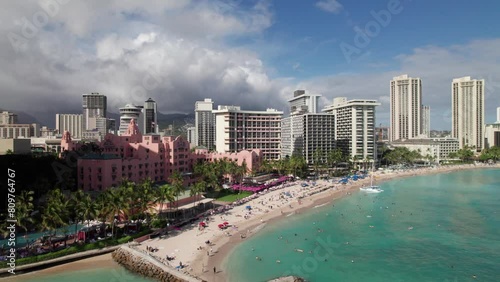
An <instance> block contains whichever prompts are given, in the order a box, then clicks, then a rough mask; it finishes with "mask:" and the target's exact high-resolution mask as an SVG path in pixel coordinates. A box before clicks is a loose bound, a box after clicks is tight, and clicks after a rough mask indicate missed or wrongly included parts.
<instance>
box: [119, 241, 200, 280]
mask: <svg viewBox="0 0 500 282" xmlns="http://www.w3.org/2000/svg"><path fill="white" fill-rule="evenodd" d="M111 256H112V257H113V259H114V260H115V261H116V262H117V263H119V264H120V265H122V266H124V267H125V268H126V269H128V270H129V271H131V272H134V273H137V274H139V275H142V276H145V277H148V278H152V279H154V280H157V281H162V282H202V281H203V280H200V279H198V278H195V277H192V276H189V275H187V274H185V273H182V272H180V271H178V270H175V269H173V268H171V267H169V266H167V265H164V264H163V263H161V262H159V261H157V260H156V259H155V258H152V257H150V256H149V255H147V254H145V253H142V252H140V251H138V250H135V249H132V248H130V247H128V246H122V247H120V248H119V249H117V250H116V251H114V252H113V253H112V254H111Z"/></svg>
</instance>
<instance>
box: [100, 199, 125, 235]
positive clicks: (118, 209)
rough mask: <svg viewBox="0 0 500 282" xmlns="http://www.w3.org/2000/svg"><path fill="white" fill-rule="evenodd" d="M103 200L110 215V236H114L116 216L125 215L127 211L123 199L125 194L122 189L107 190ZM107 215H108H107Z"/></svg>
mask: <svg viewBox="0 0 500 282" xmlns="http://www.w3.org/2000/svg"><path fill="white" fill-rule="evenodd" d="M103 194H104V199H106V201H107V205H108V211H109V213H110V214H111V215H112V219H111V220H112V223H111V234H112V236H113V237H114V236H115V232H114V231H115V225H116V218H115V217H116V215H118V216H120V214H123V215H126V214H127V211H128V207H127V205H128V204H129V202H128V201H126V198H125V197H124V196H125V194H124V192H123V190H122V189H108V190H106V191H105V192H104V193H103ZM108 215H109V214H108Z"/></svg>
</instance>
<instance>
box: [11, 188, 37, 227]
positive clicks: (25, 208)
mask: <svg viewBox="0 0 500 282" xmlns="http://www.w3.org/2000/svg"><path fill="white" fill-rule="evenodd" d="M34 194H35V192H33V191H26V190H24V191H22V192H21V194H20V195H19V196H17V200H16V213H15V217H16V220H17V226H18V227H20V228H21V229H23V230H24V233H25V235H26V234H27V233H28V228H29V227H30V226H31V225H32V224H34V223H35V221H34V219H33V216H32V215H31V214H32V213H33V210H34V205H33V195H34Z"/></svg>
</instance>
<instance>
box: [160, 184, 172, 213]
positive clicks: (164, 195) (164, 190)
mask: <svg viewBox="0 0 500 282" xmlns="http://www.w3.org/2000/svg"><path fill="white" fill-rule="evenodd" d="M174 201H175V196H174V190H173V188H172V185H170V184H164V185H162V186H160V187H158V190H157V193H156V200H155V203H160V211H159V212H158V213H159V214H162V213H163V207H164V204H165V202H169V203H170V204H172V203H173V202H174Z"/></svg>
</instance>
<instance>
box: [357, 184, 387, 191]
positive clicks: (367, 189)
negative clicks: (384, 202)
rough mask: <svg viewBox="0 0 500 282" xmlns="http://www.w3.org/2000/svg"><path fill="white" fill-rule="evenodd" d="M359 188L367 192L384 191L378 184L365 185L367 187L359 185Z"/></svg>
mask: <svg viewBox="0 0 500 282" xmlns="http://www.w3.org/2000/svg"><path fill="white" fill-rule="evenodd" d="M359 190H361V191H363V192H367V193H381V192H384V190H382V189H380V187H379V186H375V185H370V186H367V187H361V188H359Z"/></svg>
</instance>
